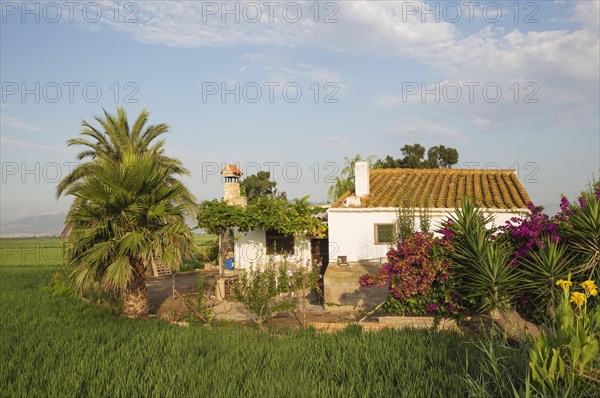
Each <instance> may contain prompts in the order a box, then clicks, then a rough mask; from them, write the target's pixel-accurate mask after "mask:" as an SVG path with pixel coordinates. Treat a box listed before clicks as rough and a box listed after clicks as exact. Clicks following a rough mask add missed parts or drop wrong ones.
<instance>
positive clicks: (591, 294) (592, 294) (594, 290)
mask: <svg viewBox="0 0 600 398" xmlns="http://www.w3.org/2000/svg"><path fill="white" fill-rule="evenodd" d="M588 294H589V295H590V296H597V295H598V289H596V288H593V289H592V290H590V291H589V292H588Z"/></svg>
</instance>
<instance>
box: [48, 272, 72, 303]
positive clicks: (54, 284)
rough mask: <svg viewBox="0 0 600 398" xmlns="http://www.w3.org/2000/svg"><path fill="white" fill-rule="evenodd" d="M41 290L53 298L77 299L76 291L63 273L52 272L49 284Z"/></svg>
mask: <svg viewBox="0 0 600 398" xmlns="http://www.w3.org/2000/svg"><path fill="white" fill-rule="evenodd" d="M42 290H43V291H45V292H48V293H50V294H52V295H53V296H65V297H77V296H78V294H77V290H76V289H75V287H73V285H72V284H71V282H70V281H69V279H68V278H67V276H66V275H65V273H64V272H54V273H53V274H52V276H51V277H50V282H48V284H47V285H44V286H43V287H42Z"/></svg>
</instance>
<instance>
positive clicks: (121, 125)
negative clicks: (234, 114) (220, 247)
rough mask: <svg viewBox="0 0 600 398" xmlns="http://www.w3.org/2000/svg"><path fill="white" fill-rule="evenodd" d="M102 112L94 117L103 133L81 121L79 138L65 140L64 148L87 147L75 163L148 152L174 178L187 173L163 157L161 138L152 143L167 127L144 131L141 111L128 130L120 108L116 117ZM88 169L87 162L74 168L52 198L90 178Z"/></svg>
mask: <svg viewBox="0 0 600 398" xmlns="http://www.w3.org/2000/svg"><path fill="white" fill-rule="evenodd" d="M103 112H104V118H101V117H99V116H95V117H94V119H95V120H96V121H97V122H98V123H99V124H100V126H101V128H102V129H103V131H102V130H99V129H97V128H95V127H94V126H92V125H91V124H90V123H88V122H86V121H85V120H84V121H83V122H82V126H83V129H82V130H81V132H80V135H81V136H82V137H79V138H72V139H70V140H68V141H67V145H68V146H74V145H81V146H84V147H87V149H85V150H83V151H82V152H80V153H79V154H78V155H77V160H83V159H86V158H90V159H91V160H96V159H110V160H112V161H115V162H119V161H121V160H122V157H123V154H124V153H126V152H128V151H133V152H134V153H137V154H143V153H148V152H150V153H153V154H155V155H156V156H157V158H158V159H159V163H160V164H161V165H162V166H163V167H165V168H167V169H169V170H170V171H171V172H172V173H173V174H174V175H187V174H189V171H188V170H186V169H185V168H184V167H183V165H182V164H181V162H180V161H179V160H178V159H176V158H171V157H168V156H166V155H165V154H164V148H163V147H164V144H165V141H164V139H160V140H158V141H155V140H156V139H157V138H159V137H160V136H161V135H162V134H164V133H166V132H168V130H169V126H168V125H166V124H164V123H161V124H158V125H150V126H148V127H146V128H145V129H144V127H145V125H146V123H147V122H148V115H149V113H148V111H147V110H145V109H144V110H143V111H142V112H141V113H140V115H139V116H138V117H137V119H136V121H135V123H134V125H133V128H130V127H129V122H128V119H127V113H126V112H125V109H123V108H122V107H119V108H117V114H116V115H111V114H110V113H108V112H106V110H104V111H103ZM90 167H91V163H89V162H87V163H82V164H80V165H78V166H77V167H75V168H74V169H73V170H72V171H71V173H69V174H68V175H67V176H66V177H65V178H64V179H63V180H62V181H60V183H59V184H58V187H57V189H56V196H57V197H60V196H61V195H62V194H63V193H64V192H65V190H66V189H67V188H68V187H69V186H70V185H71V184H73V183H75V182H76V181H78V180H80V179H82V178H85V177H86V176H88V175H90ZM169 178H173V177H169ZM192 205H193V204H192Z"/></svg>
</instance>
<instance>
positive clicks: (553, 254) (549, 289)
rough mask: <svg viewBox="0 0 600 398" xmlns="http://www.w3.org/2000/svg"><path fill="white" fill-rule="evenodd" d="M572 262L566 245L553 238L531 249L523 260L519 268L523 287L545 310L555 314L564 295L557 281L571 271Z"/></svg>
mask: <svg viewBox="0 0 600 398" xmlns="http://www.w3.org/2000/svg"><path fill="white" fill-rule="evenodd" d="M571 263H572V257H571V256H570V255H569V254H568V253H567V249H566V247H565V245H562V244H559V243H556V242H555V241H553V240H551V239H547V240H546V242H545V243H544V245H543V246H542V247H541V248H539V249H537V250H531V251H529V252H528V256H527V257H523V259H522V260H521V263H520V265H519V267H518V270H519V271H520V273H521V276H522V286H523V289H524V290H525V291H527V292H528V293H529V294H531V295H532V296H533V298H534V300H535V302H536V303H537V304H538V305H539V306H540V307H542V309H543V312H546V313H547V314H550V315H551V314H553V312H554V309H555V308H556V306H557V305H558V302H559V301H560V298H561V297H562V290H561V289H560V288H559V287H558V286H556V281H558V280H559V279H560V278H561V277H563V276H564V275H566V274H567V273H568V272H569V270H570V269H571V266H572V264H571Z"/></svg>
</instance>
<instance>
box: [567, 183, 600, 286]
mask: <svg viewBox="0 0 600 398" xmlns="http://www.w3.org/2000/svg"><path fill="white" fill-rule="evenodd" d="M570 213H571V214H570V216H569V218H568V220H567V222H566V223H565V224H564V225H563V226H562V228H561V232H562V235H563V236H564V237H565V238H566V240H567V243H568V245H569V248H570V249H571V250H573V251H574V252H575V253H579V254H581V255H582V256H583V257H584V258H585V261H584V262H583V263H582V264H581V265H580V266H579V267H578V268H577V270H576V273H577V274H583V276H584V277H585V278H589V279H598V278H600V272H599V271H598V264H600V197H599V196H598V195H597V194H595V193H593V192H583V193H582V195H581V201H580V206H576V205H575V206H571V208H570Z"/></svg>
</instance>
